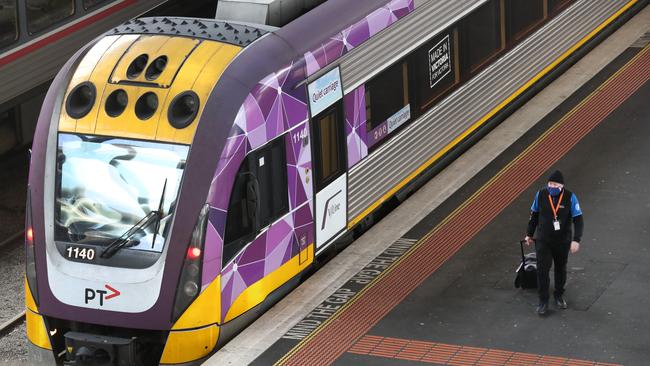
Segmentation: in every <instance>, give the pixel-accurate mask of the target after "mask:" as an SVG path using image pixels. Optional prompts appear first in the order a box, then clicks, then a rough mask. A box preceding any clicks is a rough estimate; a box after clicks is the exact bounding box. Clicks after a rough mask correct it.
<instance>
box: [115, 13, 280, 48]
mask: <svg viewBox="0 0 650 366" xmlns="http://www.w3.org/2000/svg"><path fill="white" fill-rule="evenodd" d="M275 29H277V28H275V27H270V26H265V25H257V24H255V25H252V24H244V23H239V22H231V21H223V20H213V19H198V18H183V17H150V18H139V19H133V20H129V21H128V22H126V23H123V24H121V25H119V26H117V27H115V28H113V30H112V31H110V32H109V34H114V35H118V34H151V35H168V36H180V37H191V38H199V39H207V40H212V41H219V42H223V43H229V44H232V45H235V46H240V47H246V46H248V45H250V44H251V43H253V42H254V41H255V40H257V39H258V38H260V37H262V36H264V35H265V34H267V33H269V32H271V31H274V30H275Z"/></svg>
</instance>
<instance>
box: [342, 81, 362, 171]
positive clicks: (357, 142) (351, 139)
mask: <svg viewBox="0 0 650 366" xmlns="http://www.w3.org/2000/svg"><path fill="white" fill-rule="evenodd" d="M343 105H344V106H345V134H346V136H347V143H348V168H352V167H353V166H354V165H355V164H356V163H358V162H359V161H361V160H362V159H363V158H365V157H366V156H368V144H367V132H366V87H365V85H361V86H360V87H358V88H356V89H355V90H354V91H353V92H352V93H350V94H348V95H346V96H345V97H344V100H343Z"/></svg>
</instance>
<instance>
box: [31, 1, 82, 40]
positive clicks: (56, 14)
mask: <svg viewBox="0 0 650 366" xmlns="http://www.w3.org/2000/svg"><path fill="white" fill-rule="evenodd" d="M25 7H26V8H27V30H28V31H29V33H31V34H33V33H36V32H39V31H42V30H44V29H46V28H49V27H50V26H52V25H54V24H55V23H57V22H59V21H61V20H63V19H65V18H67V17H69V16H71V15H72V14H74V0H26V1H25Z"/></svg>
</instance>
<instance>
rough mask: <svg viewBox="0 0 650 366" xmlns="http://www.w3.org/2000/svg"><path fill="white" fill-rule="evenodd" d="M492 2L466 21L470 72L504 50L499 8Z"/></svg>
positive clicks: (497, 2) (498, 2)
mask: <svg viewBox="0 0 650 366" xmlns="http://www.w3.org/2000/svg"><path fill="white" fill-rule="evenodd" d="M500 3H501V2H500V1H499V0H492V1H489V2H488V3H486V4H485V5H483V6H481V7H480V8H478V10H476V11H475V12H473V13H472V14H471V15H470V16H469V17H467V20H466V23H465V24H466V28H465V29H466V33H465V35H466V37H467V40H466V43H465V45H466V46H467V47H466V48H465V49H466V50H467V62H468V64H469V67H470V72H472V73H473V72H475V71H476V70H478V69H479V68H481V66H484V65H485V64H486V63H487V62H488V61H489V60H490V59H492V57H494V56H495V55H496V54H497V53H499V51H501V50H502V49H503V48H504V43H505V39H504V38H503V37H502V34H501V6H500Z"/></svg>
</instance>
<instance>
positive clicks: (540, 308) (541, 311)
mask: <svg viewBox="0 0 650 366" xmlns="http://www.w3.org/2000/svg"><path fill="white" fill-rule="evenodd" d="M546 310H548V303H547V302H540V303H539V305H537V315H545V314H546Z"/></svg>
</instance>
